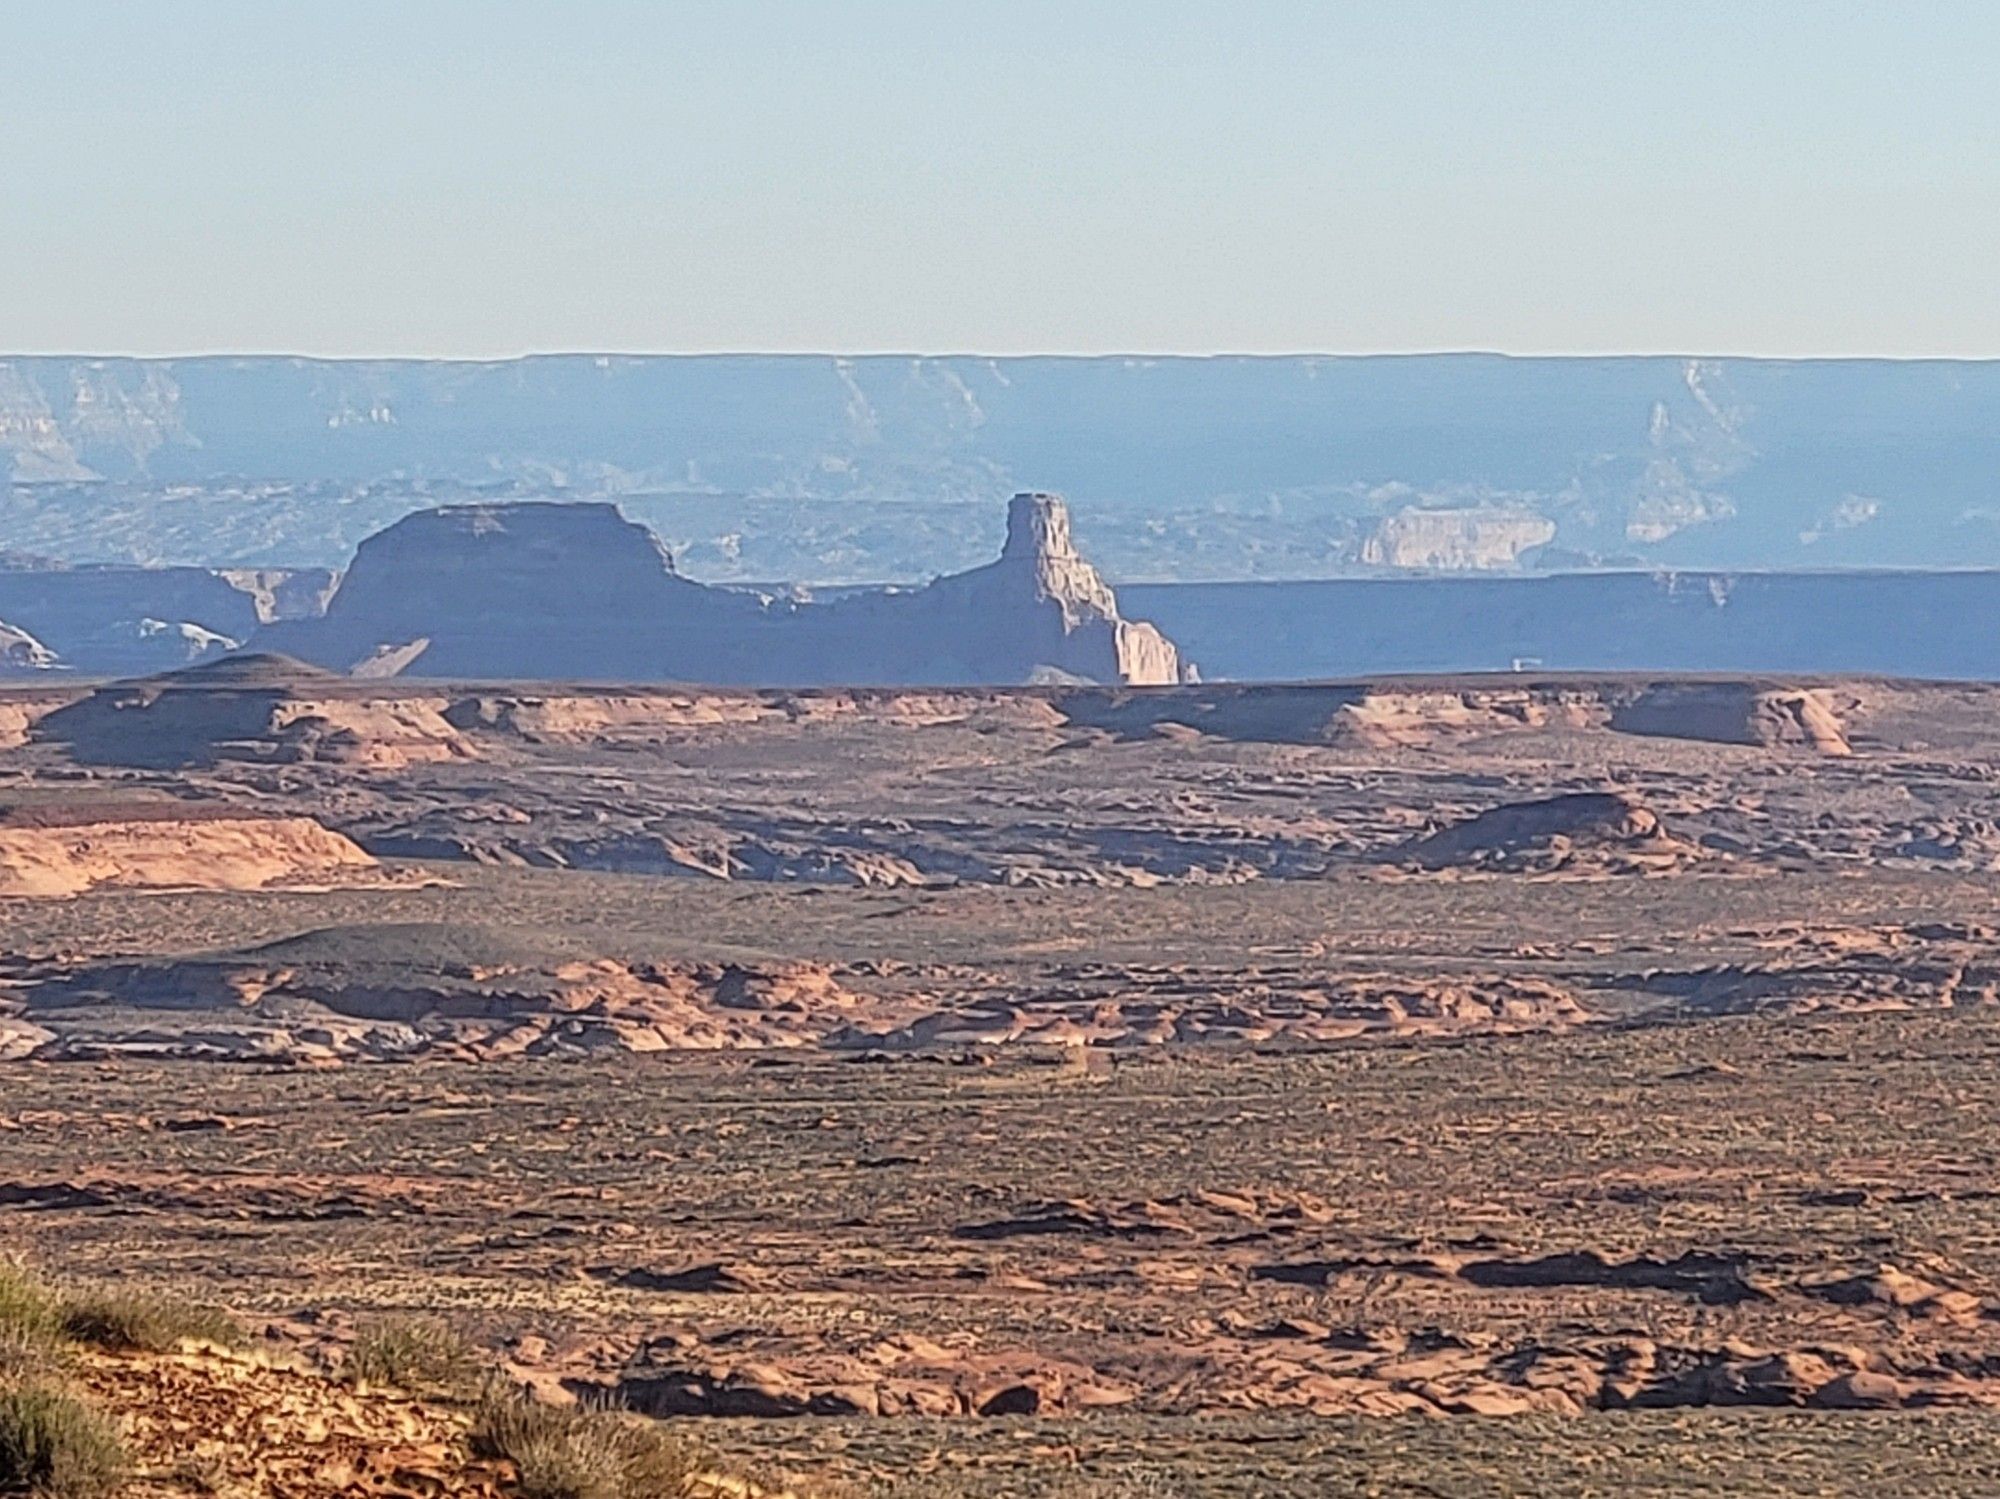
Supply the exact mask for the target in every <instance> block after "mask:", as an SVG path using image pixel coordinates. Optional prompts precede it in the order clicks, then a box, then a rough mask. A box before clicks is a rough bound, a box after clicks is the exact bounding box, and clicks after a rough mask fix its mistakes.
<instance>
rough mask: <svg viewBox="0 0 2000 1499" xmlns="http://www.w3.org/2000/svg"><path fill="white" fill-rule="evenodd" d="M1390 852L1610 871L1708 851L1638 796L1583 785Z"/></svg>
mask: <svg viewBox="0 0 2000 1499" xmlns="http://www.w3.org/2000/svg"><path fill="white" fill-rule="evenodd" d="M1391 857H1398V858H1402V859H1407V860H1408V861H1409V862H1411V863H1414V864H1417V865H1420V866H1423V867H1425V868H1430V869H1443V868H1450V867H1468V868H1475V869H1490V870H1502V871H1508V872H1522V871H1554V870H1558V869H1565V868H1574V867H1575V866H1578V865H1582V864H1594V865H1596V866H1599V867H1601V868H1603V869H1604V870H1605V872H1607V873H1640V872H1646V871H1657V872H1662V873H1664V872H1666V871H1669V870H1672V869H1674V868H1676V867H1677V866H1679V865H1682V864H1685V863H1687V862H1689V861H1690V860H1694V859H1699V858H1702V857H1704V854H1703V851H1702V850H1701V849H1700V848H1699V847H1697V846H1696V845H1693V844H1690V843H1686V842H1683V841H1682V840H1681V839H1678V838H1675V837H1673V836H1672V835H1671V834H1669V833H1668V832H1667V830H1666V829H1665V828H1664V827H1663V826H1662V825H1661V823H1660V819H1659V817H1658V816H1657V815H1656V814H1655V813H1654V812H1653V811H1652V809H1651V808H1649V807H1647V806H1645V805H1644V804H1643V803H1642V802H1640V801H1639V799H1638V798H1637V797H1634V796H1632V795H1629V794H1627V793H1623V792H1615V791H1601V792H1600V791H1583V792H1571V793H1568V794H1565V795H1562V796H1552V797H1548V798H1545V799H1543V800H1540V801H1531V802H1510V803H1507V804H1506V805H1503V806H1499V807H1494V808H1492V809H1490V810H1488V811H1485V812H1481V813H1480V814H1478V815H1477V816H1476V817H1472V818H1470V819H1468V820H1466V821H1464V822H1460V823H1455V824H1453V825H1452V826H1450V827H1447V828H1442V829H1440V830H1438V831H1437V832H1435V833H1431V834H1429V835H1428V836H1426V837H1423V838H1419V839H1417V840H1416V841H1414V842H1412V843H1410V844H1409V845H1407V846H1406V847H1404V848H1403V849H1401V850H1399V851H1397V852H1396V853H1395V854H1393V855H1391Z"/></svg>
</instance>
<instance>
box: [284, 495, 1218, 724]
mask: <svg viewBox="0 0 2000 1499" xmlns="http://www.w3.org/2000/svg"><path fill="white" fill-rule="evenodd" d="M253 645H254V647H255V648H256V649H258V650H260V651H278V652H284V653H287V654H289V655H292V656H295V657H297V658H299V659H300V660H303V661H306V662H309V663H313V664H316V665H318V666H321V667H324V668H328V669H332V670H335V671H339V672H345V673H352V674H355V675H364V676H371V677H382V676H397V675H411V676H418V675H420V676H423V677H427V678H433V679H445V680H531V679H539V680H569V681H621V682H657V681H686V682H705V683H714V684H727V685H746V686H820V685H836V684H837V685H853V686H914V685H937V686H951V685H975V684H978V685H985V684H992V685H1007V684H1016V683H1025V682H1030V681H1049V680H1057V681H1065V680H1085V681H1091V682H1104V683H1114V684H1119V685H1130V686H1159V685H1168V684H1172V683H1175V682H1179V681H1181V680H1183V679H1184V678H1186V677H1189V676H1191V674H1192V672H1191V668H1189V667H1187V666H1185V665H1184V664H1183V663H1182V661H1181V659H1180V654H1179V652H1178V651H1177V650H1176V649H1175V647H1174V645H1173V643H1172V642H1171V641H1169V640H1168V639H1167V638H1166V637H1165V636H1163V635H1162V634H1160V632H1159V631H1158V630H1156V629H1154V628H1153V627H1152V626H1151V625H1149V624H1145V623H1142V622H1139V621H1134V620H1127V619H1125V618H1124V617H1123V616H1122V615H1121V614H1120V613H1119V611H1118V601H1117V599H1116V597H1115V596H1114V595H1113V593H1112V591H1111V588H1110V587H1109V586H1108V585H1107V584H1106V583H1105V582H1104V580H1103V579H1102V578H1101V577H1100V576H1099V575H1098V572H1097V570H1096V569H1095V568H1094V567H1092V566H1091V565H1090V563H1089V562H1088V561H1086V560H1085V559H1084V558H1083V557H1082V556H1081V555H1079V554H1078V553H1077V551H1076V548H1075V544H1074V542H1073V541H1072V539H1071V535H1070V526H1069V512H1068V510H1067V508H1066V507H1065V506H1064V504H1063V502H1062V500H1061V499H1060V497H1058V496H1055V495H1050V494H1021V495H1016V496H1015V497H1014V499H1013V501H1012V503H1011V505H1010V507H1009V510H1008V532H1007V542H1006V546H1005V547H1004V549H1003V550H1002V552H1001V555H1000V557H999V559H998V560H997V561H995V562H992V563H989V564H988V565H986V566H985V567H980V568H975V569H973V570H972V571H970V572H964V573H956V574H952V575H950V576H947V577H943V578H939V579H938V580H936V581H935V582H933V583H931V584H929V585H928V586H926V587H923V588H919V589H912V590H907V591H891V590H880V591H870V592H864V593H859V594H854V595H850V596H847V597H843V598H839V599H835V600H832V601H830V602H826V603H816V602H810V601H807V600H804V599H800V598H796V597H774V596H769V595H764V594H757V593H749V592H742V591H737V590H732V589H724V588H710V587H706V586H704V585H702V584H699V583H694V582H691V581H689V580H688V579H686V578H683V577H681V576H679V574H677V573H676V572H675V570H674V565H673V560H672V558H671V557H670V556H669V555H668V553H667V550H666V547H665V546H664V545H663V544H662V543H661V541H660V539H659V537H657V536H656V535H655V534H654V533H653V532H652V531H650V530H648V529H647V528H646V527H644V526H641V525H638V524H636V523H635V522H633V521H630V520H628V519H626V518H625V517H624V516H623V515H622V514H620V513H619V511H618V509H617V507H616V506H613V505H602V504H556V503H548V502H540V501H526V502H518V503H506V504H490V505H457V506H448V507H444V508H441V509H436V510H427V511H422V512H419V513H418V514H415V515H411V516H408V517H406V518H405V519H403V520H401V521H398V522H397V523H396V524H394V525H392V526H390V527H389V528H388V529H386V530H384V531H381V532H378V533H377V534H376V535H374V536H371V537H369V538H368V540H366V541H364V542H363V543H362V544H361V546H360V548H359V549H358V550H357V551H356V553H355V558H354V565H353V567H352V568H351V569H349V571H348V573H347V575H346V576H345V577H344V579H343V580H342V581H341V583H340V585H339V587H338V588H337V589H335V591H334V593H333V595H332V598H331V599H330V601H329V602H328V604H327V607H326V612H325V614H324V615H323V616H321V617H319V618H314V619H296V620H285V621H279V622H275V623H273V624H270V625H268V626H266V627H265V628H264V629H262V630H260V631H259V632H258V633H257V635H256V637H255V639H254V641H253Z"/></svg>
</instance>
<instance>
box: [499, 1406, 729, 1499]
mask: <svg viewBox="0 0 2000 1499" xmlns="http://www.w3.org/2000/svg"><path fill="white" fill-rule="evenodd" d="M472 1446H473V1450H474V1451H475V1452H477V1453H478V1454H479V1455H480V1456H481V1457H488V1458H505V1459H506V1460H507V1461H509V1462H511V1463H513V1465H514V1470H515V1473H516V1475H517V1477H516V1481H515V1484H514V1488H515V1492H517V1493H518V1494H520V1495H521V1496H522V1499H671V1496H674V1495H678V1494H681V1493H683V1492H684V1491H685V1490H686V1488H687V1486H688V1480H689V1479H691V1478H692V1477H694V1475H695V1474H696V1473H698V1472H700V1471H701V1470H702V1466H703V1464H702V1460H701V1453H700V1450H699V1448H697V1447H696V1446H695V1445H694V1444H693V1443H691V1442H688V1441H687V1440H685V1439H684V1438H681V1437H679V1436H676V1435H673V1434H672V1433H670V1432H669V1431H668V1430H667V1429H666V1428H665V1427H663V1426H660V1425H658V1424H656V1423H653V1422H648V1421H645V1420H642V1419H640V1418H637V1417H633V1416H627V1415H621V1414H620V1413H618V1412H616V1411H609V1410H601V1409H592V1408H590V1407H587V1406H552V1405H536V1404H534V1403H532V1402H531V1401H528V1400H524V1399H522V1398H521V1397H520V1396H518V1395H512V1394H501V1393H497V1392H492V1391H489V1392H488V1393H487V1394H486V1396H485V1397H484V1398H482V1399H481V1401H480V1404H479V1410H478V1412H477V1414H476V1415H475V1417H474V1419H473V1425H472Z"/></svg>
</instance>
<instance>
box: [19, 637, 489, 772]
mask: <svg viewBox="0 0 2000 1499" xmlns="http://www.w3.org/2000/svg"><path fill="white" fill-rule="evenodd" d="M447 706H448V704H447V701H446V699H445V698H443V697H441V696H440V697H431V696H426V695H424V694H422V693H371V694H360V693H355V692H353V691H352V690H351V684H349V683H348V682H347V681H346V680H345V679H344V678H341V677H339V676H336V675H335V674H334V673H332V672H327V671H322V670H320V669H318V668H316V667H309V666H306V665H304V664H303V663H301V662H297V661H290V660H287V659H285V658H283V657H276V656H267V655H252V656H232V657H226V658H224V659H222V660H220V661H215V662H211V663H208V664H206V665H203V666H199V667H194V668H191V669H189V670H187V671H181V672H170V673H167V674H165V675H163V676H159V677H150V678H147V679H145V680H143V681H139V682H126V683H114V684H112V685H110V686H107V687H101V688H98V689H97V690H96V691H94V692H92V693H90V695H89V696H87V697H84V698H82V699H80V700H79V701H77V702H74V703H71V704H68V705H67V706H65V707H61V708H58V709H56V710H55V711H54V712H51V713H48V714H46V715H45V716H44V717H42V718H41V719H40V720H39V721H38V722H37V723H36V725H35V728H34V737H35V738H36V739H38V740H40V741H42V742H44V743H48V744H54V745H60V746H62V747H63V748H64V749H66V750H67V751H68V753H69V755H70V756H71V758H73V759H75V760H76V761H77V762H79V763H80V764H85V765H126V766H136V767H142V768H156V769H168V768H181V767H187V766H206V765H215V764H218V763H221V762H224V761H252V762H263V763H267V764H281V765H284V764H299V763H304V762H323V763H333V764H341V765H351V766H358V767H363V768H367V769H374V770H396V769H401V768H403V767H405V766H408V765H415V764H428V763H433V762H437V761H443V760H459V759H470V758H472V757H473V751H472V749H471V747H470V746H469V745H468V744H467V743H466V741H465V739H464V737H463V736H462V735H460V734H459V732H458V731H457V730H456V729H455V728H453V727H452V726H451V724H449V723H448V722H446V721H445V718H444V716H443V715H444V710H445V708H446V707H447Z"/></svg>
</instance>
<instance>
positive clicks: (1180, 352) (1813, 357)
mask: <svg viewBox="0 0 2000 1499" xmlns="http://www.w3.org/2000/svg"><path fill="white" fill-rule="evenodd" d="M27 359H36V360H66V361H73V362H80V363H86V364H89V363H114V362H116V363H163V362H167V361H175V362H190V363H191V362H195V361H219V360H231V359H235V360H287V361H292V362H297V363H305V364H465V365H497V364H520V363H524V362H526V361H528V360H534V359H601V360H612V359H628V360H654V359H826V360H848V359H869V360H878V359H907V360H987V361H994V362H998V361H1002V360H1008V361H1020V360H1032V359H1041V360H1073V361H1077V362H1086V361H1102V360H1127V361H1152V360H1157V361H1168V360H1172V361H1182V362H1187V361H1197V360H1236V361H1252V360H1269V361H1273V362H1278V361H1296V360H1308V359H1323V360H1328V361H1334V360H1362V359H1382V360H1388V359H1501V360H1519V361H1522V362H1528V361H1578V362H1580V361H1584V360H1596V361H1605V360H1635V361H1636V360H1683V361H1686V360H1729V361H1732V362H1735V363H1756V364H1863V363H1865V364H1994V363H2000V352H1996V353H1993V354H1881V353H1837V354H1827V353H1817V354H1797V353H1746V352H1742V351H1738V350H1721V351H1718V350H1713V349H1708V350H1689V349H1618V350H1532V351H1521V350H1513V349H1490V348H1475V347H1437V348H1419V349H1352V350H1330V349H1311V348H1299V349H1276V350H1254V349H1208V350H1188V349H1137V348H1134V349H1100V350H1088V351H1086V350H1052V349H1040V350H1015V351H1012V352H1007V353H991V352H986V351H982V350H978V349H963V348H960V349H950V348H946V349H929V350H926V349H909V348H879V349H828V348H794V349H781V348H730V347H719V348H702V349H657V348H654V349H638V348H623V349H621V348H594V349H593V348H541V349H523V350H518V351H515V352H512V353H505V354H413V353H366V354H315V353H306V352H301V351H299V350H296V349H269V348H262V349H198V350H177V351H174V352H170V353H132V352H127V351H120V352H105V351H102V350H93V351H85V350H58V349H8V350H0V360H8V361H11V360H27Z"/></svg>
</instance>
